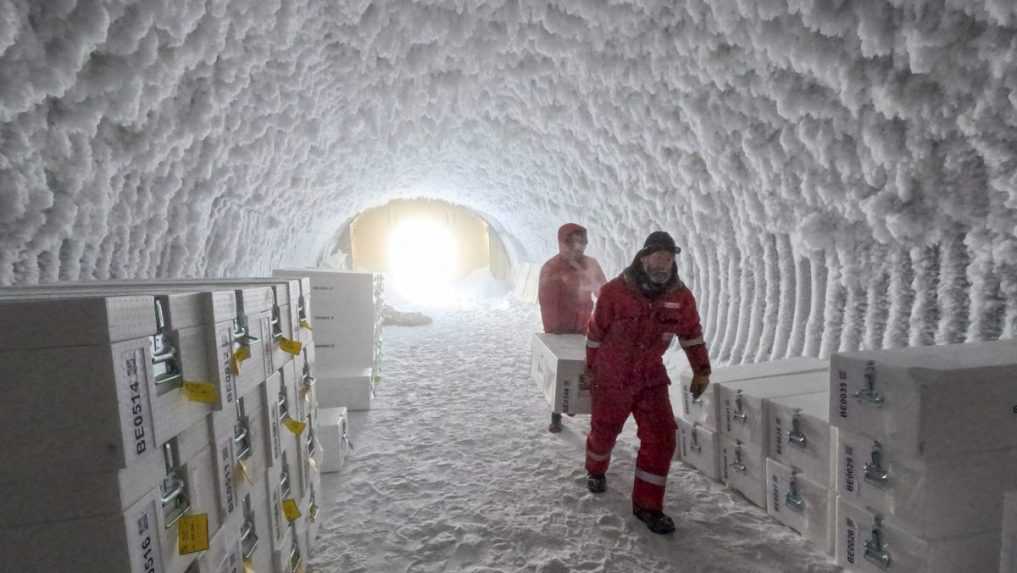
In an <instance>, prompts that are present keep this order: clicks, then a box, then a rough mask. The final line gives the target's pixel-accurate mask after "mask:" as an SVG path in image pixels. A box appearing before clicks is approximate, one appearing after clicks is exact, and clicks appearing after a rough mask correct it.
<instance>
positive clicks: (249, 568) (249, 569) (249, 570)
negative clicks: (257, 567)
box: [244, 559, 254, 573]
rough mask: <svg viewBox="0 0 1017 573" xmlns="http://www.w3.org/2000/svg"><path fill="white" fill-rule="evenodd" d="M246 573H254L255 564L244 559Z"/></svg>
mask: <svg viewBox="0 0 1017 573" xmlns="http://www.w3.org/2000/svg"><path fill="white" fill-rule="evenodd" d="M244 573H254V563H253V562H251V560H250V559H244Z"/></svg>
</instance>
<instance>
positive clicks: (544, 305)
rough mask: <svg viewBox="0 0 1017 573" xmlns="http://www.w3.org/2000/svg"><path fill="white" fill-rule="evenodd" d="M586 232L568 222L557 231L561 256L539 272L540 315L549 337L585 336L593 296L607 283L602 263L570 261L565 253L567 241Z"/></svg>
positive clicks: (552, 258) (549, 261) (548, 262)
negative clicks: (557, 335)
mask: <svg viewBox="0 0 1017 573" xmlns="http://www.w3.org/2000/svg"><path fill="white" fill-rule="evenodd" d="M575 232H583V233H585V232H586V229H585V228H583V227H581V226H579V225H576V224H575V223H567V224H565V225H562V226H561V228H560V229H558V254H557V255H555V256H554V257H551V259H550V260H548V261H547V262H546V263H544V266H543V267H541V269H540V290H539V292H538V300H539V302H540V316H541V318H542V319H543V321H544V332H547V333H549V334H583V333H584V332H586V323H587V322H588V321H589V320H590V314H591V313H592V312H593V294H594V293H596V292H597V290H598V289H599V288H600V287H601V286H602V285H603V284H604V283H606V282H607V278H606V277H605V276H604V271H603V270H601V268H600V264H598V263H597V261H596V260H595V259H593V258H592V257H587V256H586V255H583V256H582V257H581V258H580V259H579V260H578V261H575V262H573V261H569V260H568V259H566V258H565V256H564V255H563V253H564V252H565V250H566V249H567V245H568V239H569V237H570V236H571V235H572V234H573V233H575Z"/></svg>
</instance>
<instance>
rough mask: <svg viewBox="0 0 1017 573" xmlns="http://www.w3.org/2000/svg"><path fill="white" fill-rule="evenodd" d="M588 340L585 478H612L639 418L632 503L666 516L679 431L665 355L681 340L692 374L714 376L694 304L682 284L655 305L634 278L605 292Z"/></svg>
mask: <svg viewBox="0 0 1017 573" xmlns="http://www.w3.org/2000/svg"><path fill="white" fill-rule="evenodd" d="M586 337H587V343H586V345H587V347H586V363H587V365H588V366H589V367H590V368H591V369H592V370H593V375H594V380H595V387H594V390H593V396H592V397H593V412H592V416H591V420H590V433H589V435H588V436H587V439H586V471H587V472H589V473H591V474H604V473H606V472H607V468H608V464H609V463H610V461H611V450H612V449H613V448H614V444H615V440H616V439H617V437H618V434H619V433H620V432H621V430H622V428H623V427H624V425H625V421H626V420H627V419H628V417H629V414H633V415H634V416H635V418H636V425H637V426H638V432H637V435H638V436H639V455H638V457H637V459H636V476H635V483H634V485H633V489H632V501H633V503H634V504H635V505H637V506H639V507H641V508H644V509H648V510H652V511H660V510H662V509H663V503H664V487H665V485H666V483H667V474H668V471H669V470H670V468H671V457H672V456H673V455H674V448H675V431H676V430H677V425H676V424H675V420H674V412H673V411H672V409H671V401H670V399H669V398H668V391H667V385H668V384H670V382H671V381H670V379H669V378H668V376H667V370H666V369H665V367H664V361H663V356H664V352H665V351H666V350H667V349H668V347H669V346H670V345H671V343H672V341H673V340H674V338H678V342H679V344H680V345H681V346H682V348H683V349H684V350H685V353H686V355H687V356H688V359H689V363H690V364H691V366H692V369H693V371H694V372H696V373H702V374H709V372H710V359H709V355H708V354H707V351H706V345H705V343H704V342H703V332H702V327H701V326H700V321H699V313H698V311H697V310H696V300H695V297H693V296H692V291H690V290H689V289H688V288H686V287H685V285H684V284H683V283H682V282H681V281H680V280H679V281H677V282H676V283H675V284H674V285H673V286H671V287H670V288H668V290H666V291H665V292H663V293H662V294H660V295H659V296H656V297H654V298H653V299H652V300H651V299H649V298H647V297H646V296H644V295H643V293H642V292H641V291H640V290H639V287H638V286H637V284H636V282H635V279H634V278H633V277H632V275H631V272H630V271H628V270H627V271H626V272H625V273H623V274H622V275H621V276H619V277H618V278H616V279H614V280H612V281H611V282H609V283H607V284H606V285H604V287H603V288H602V289H601V290H600V296H599V297H598V298H597V306H596V309H595V310H594V313H593V318H592V319H591V320H590V323H589V327H588V329H587V335H586Z"/></svg>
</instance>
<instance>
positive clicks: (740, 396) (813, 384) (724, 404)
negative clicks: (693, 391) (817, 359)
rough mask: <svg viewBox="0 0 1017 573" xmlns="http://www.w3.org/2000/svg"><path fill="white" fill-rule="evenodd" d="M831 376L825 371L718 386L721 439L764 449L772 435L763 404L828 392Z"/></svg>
mask: <svg viewBox="0 0 1017 573" xmlns="http://www.w3.org/2000/svg"><path fill="white" fill-rule="evenodd" d="M829 385H830V383H829V375H828V374H827V373H826V372H825V371H823V370H817V371H814V372H804V373H799V374H784V375H780V376H774V377H770V378H759V379H756V380H746V381H743V382H719V383H717V394H716V396H717V401H718V405H719V413H720V418H721V427H720V428H718V429H719V430H720V433H721V434H722V435H727V436H730V437H732V438H735V439H736V440H741V441H743V442H745V443H754V444H760V445H762V446H765V445H766V443H767V438H768V435H769V431H770V429H769V427H768V423H767V422H768V420H767V418H766V412H765V410H764V404H763V401H764V400H766V399H767V398H785V397H788V396H798V395H801V394H817V393H822V392H827V391H828V388H829Z"/></svg>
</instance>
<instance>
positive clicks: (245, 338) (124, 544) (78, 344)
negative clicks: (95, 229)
mask: <svg viewBox="0 0 1017 573" xmlns="http://www.w3.org/2000/svg"><path fill="white" fill-rule="evenodd" d="M244 282H245V283H247V284H243V285H241V284H240V283H239V282H237V281H234V283H233V284H227V281H150V282H138V281H135V282H130V283H128V282H122V281H109V282H103V283H98V282H94V283H93V282H89V283H74V284H61V285H50V286H46V287H22V288H6V289H0V326H2V329H3V331H4V332H3V334H0V364H2V365H3V369H4V371H5V376H4V379H5V386H7V388H6V389H7V390H8V391H9V392H10V393H11V394H12V395H13V400H12V403H13V404H14V408H12V415H9V416H7V417H6V418H5V423H7V424H8V425H10V426H11V429H10V431H9V434H8V435H11V436H15V438H16V440H15V441H16V442H17V443H24V444H32V445H33V446H34V447H27V446H26V447H25V448H15V449H6V448H5V449H4V452H3V453H2V454H0V458H2V460H0V461H3V462H4V466H3V469H0V498H2V499H3V500H5V501H3V502H0V503H3V504H4V505H5V507H0V512H2V513H3V514H4V515H6V516H8V517H7V518H6V519H4V521H3V522H2V523H0V553H2V554H4V555H5V556H10V557H11V559H16V560H17V562H19V563H21V564H22V566H21V569H22V570H25V568H26V567H27V570H30V571H34V570H40V571H44V570H45V571H53V570H75V571H93V570H94V571H111V570H112V571H172V572H178V571H187V572H196V571H232V570H236V569H237V567H241V568H242V565H241V564H242V562H243V561H245V560H246V561H248V562H250V563H251V564H252V565H254V566H255V568H256V569H257V570H262V571H275V570H277V568H276V567H275V566H274V565H273V563H275V562H277V561H278V559H276V554H278V553H281V552H285V554H286V556H287V557H289V556H291V555H292V556H295V557H296V559H294V560H293V562H292V563H291V565H293V566H292V567H288V568H286V569H279V570H280V571H282V570H285V571H291V570H295V569H296V568H297V567H299V566H300V563H301V562H302V558H303V557H302V556H304V555H307V554H308V548H307V545H308V543H309V539H308V536H307V532H308V531H310V529H311V528H310V527H309V526H308V524H307V522H308V521H312V520H311V519H309V518H310V517H311V516H313V515H314V513H315V512H316V507H315V506H314V505H313V501H311V497H312V496H313V495H314V493H313V492H312V490H314V489H315V488H317V487H318V483H320V481H319V480H320V478H319V477H318V476H317V472H316V471H315V469H314V466H315V464H314V462H313V461H312V460H313V458H312V456H313V455H314V452H313V450H312V449H311V448H310V447H309V444H308V442H307V438H308V437H309V432H306V431H302V432H300V433H301V434H302V435H295V433H296V432H295V431H291V430H289V429H287V428H292V427H297V428H299V426H300V424H305V425H306V426H309V427H313V424H311V423H310V420H308V419H306V418H302V416H304V415H307V416H309V415H310V413H309V412H310V410H311V408H310V405H311V404H312V403H313V399H314V395H313V386H311V387H308V386H307V384H305V383H303V381H302V379H301V378H300V377H299V376H298V373H297V371H296V370H295V369H294V366H295V361H293V360H291V359H289V354H290V352H283V353H282V354H279V353H278V352H277V351H278V350H279V348H278V347H279V346H281V345H282V343H283V342H285V341H288V342H292V341H293V337H294V332H293V330H292V326H293V323H292V321H291V320H288V319H286V316H287V315H288V312H289V309H290V304H289V299H288V294H289V293H288V291H289V290H290V287H291V286H294V287H297V288H299V286H298V283H296V282H294V283H289V282H287V281H280V280H278V279H276V280H272V281H265V280H260V281H259V280H257V279H244ZM280 313H281V314H280ZM288 348H289V349H290V351H291V352H292V351H293V350H294V347H293V346H288ZM241 349H243V350H241ZM245 357H246V358H245ZM301 389H302V390H304V392H303V395H304V397H305V398H307V401H298V398H297V393H298V391H299V390H301ZM281 412H282V413H281ZM83 415H84V416H85V418H84V419H82V416H83ZM68 421H73V422H72V423H68ZM33 428H36V429H35V430H33ZM37 428H42V429H43V430H42V431H39V430H38V429H37ZM117 432H120V433H122V435H119V436H118V435H117V434H116V433H117ZM22 434H24V435H23V436H22ZM313 443H314V442H313V440H312V441H311V444H313ZM22 450H24V451H22ZM33 451H35V452H36V453H33ZM65 452H66V454H65ZM13 460H17V461H16V462H15V461H13ZM54 465H55V466H57V467H61V466H68V465H69V466H70V467H71V468H72V471H71V472H64V473H62V474H60V475H59V476H57V475H53V476H51V475H50V474H56V472H51V471H47V470H48V469H49V468H50V467H52V466H54ZM61 476H62V479H61ZM284 486H285V489H286V490H287V491H288V493H286V494H285V495H284V491H283V490H284ZM273 491H275V492H276V493H277V495H276V496H275V497H276V500H275V501H277V502H278V503H273V502H272V501H270V498H271V497H272V493H273ZM286 499H289V500H291V501H292V502H293V503H294V504H295V505H296V506H297V507H298V508H301V510H302V512H303V514H304V515H303V518H302V519H297V520H295V521H294V522H293V523H292V524H291V525H289V526H288V527H286V526H285V522H284V521H282V520H281V516H282V501H283V500H286ZM199 515H205V516H206V517H207V532H206V533H205V535H204V539H206V540H208V545H209V548H208V550H207V551H199V552H196V553H186V554H184V553H183V552H184V550H185V548H184V547H181V546H179V542H178V540H179V529H180V526H181V524H184V523H186V522H188V521H189V520H191V519H192V518H193V517H194V516H199ZM273 516H274V517H273ZM272 524H274V525H275V529H273V525H272ZM187 529H189V527H188V528H187ZM287 535H289V537H288V538H287ZM196 539H197V540H198V541H199V542H200V541H202V536H201V535H200V534H199V535H197V536H196ZM259 539H260V543H259ZM287 540H289V541H290V544H289V546H287V547H284V544H285V542H286V541H287ZM297 541H299V544H296V543H297ZM301 546H302V547H301ZM40 548H42V549H44V551H39V549H40ZM293 548H297V549H298V550H297V551H292V549H293ZM72 564H73V566H72Z"/></svg>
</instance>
